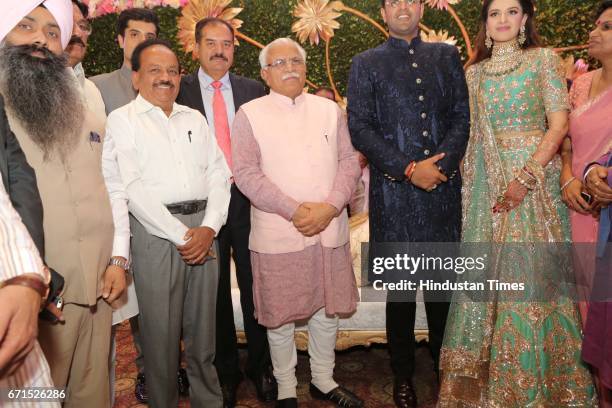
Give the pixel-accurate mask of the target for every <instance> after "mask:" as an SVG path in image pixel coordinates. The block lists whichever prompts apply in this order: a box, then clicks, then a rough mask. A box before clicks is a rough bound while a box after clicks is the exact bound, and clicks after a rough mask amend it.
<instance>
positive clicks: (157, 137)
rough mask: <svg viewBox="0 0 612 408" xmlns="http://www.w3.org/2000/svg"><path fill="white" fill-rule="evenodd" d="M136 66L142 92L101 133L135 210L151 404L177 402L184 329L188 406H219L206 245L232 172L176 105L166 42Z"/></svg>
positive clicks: (212, 268)
mask: <svg viewBox="0 0 612 408" xmlns="http://www.w3.org/2000/svg"><path fill="white" fill-rule="evenodd" d="M132 70H133V74H132V75H133V77H132V79H133V83H134V87H135V88H137V90H138V91H139V95H138V96H137V97H136V99H135V100H134V101H132V102H130V103H129V104H127V105H125V106H123V107H121V108H119V109H117V110H115V111H113V112H112V113H111V114H110V115H109V117H108V121H107V127H106V131H107V136H106V137H107V138H112V140H113V141H114V143H115V148H116V151H117V161H118V164H119V170H120V174H121V179H122V181H123V184H124V185H125V188H126V192H127V196H128V202H129V210H130V212H131V230H132V235H133V241H132V260H133V264H132V265H133V270H134V280H135V285H136V294H137V297H138V306H139V309H140V330H141V335H142V347H143V351H144V357H145V375H146V377H147V383H148V385H149V387H148V389H149V405H150V406H151V407H153V408H156V407H160V408H168V407H175V406H176V405H177V402H178V390H177V388H176V383H175V378H176V377H175V376H176V372H177V369H178V346H179V339H180V335H181V329H182V330H183V338H184V341H185V356H186V360H187V376H188V378H189V383H190V385H191V391H190V402H191V406H192V407H205V408H215V407H221V406H222V397H221V389H220V386H219V381H218V378H217V374H216V371H215V368H214V366H213V359H214V355H215V303H216V289H217V283H218V278H219V274H218V263H217V261H216V259H215V255H214V254H215V253H216V250H211V246H212V245H213V244H215V246H216V243H214V241H213V240H214V237H215V235H216V234H217V233H218V232H219V229H220V228H221V227H222V226H223V224H224V223H225V220H226V218H227V210H228V205H229V199H230V185H229V179H230V172H229V169H228V167H227V164H226V163H225V159H224V156H223V153H222V152H221V150H220V149H219V148H218V147H217V143H216V141H215V139H214V137H213V136H211V135H210V132H209V129H208V125H207V124H206V120H205V119H204V117H203V116H202V114H200V113H199V112H197V111H196V110H193V109H191V108H188V107H186V106H181V105H178V104H176V103H175V100H176V96H177V94H178V91H179V83H180V66H179V62H178V59H177V57H176V55H175V54H174V52H172V50H171V48H170V45H169V44H168V43H166V42H165V41H162V40H147V41H145V42H143V43H141V44H140V45H138V47H136V49H135V50H134V52H133V55H132ZM107 140H108V139H107Z"/></svg>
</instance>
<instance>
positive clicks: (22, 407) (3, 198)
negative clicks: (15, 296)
mask: <svg viewBox="0 0 612 408" xmlns="http://www.w3.org/2000/svg"><path fill="white" fill-rule="evenodd" d="M25 273H36V274H39V275H41V276H42V277H43V278H44V279H45V281H46V282H48V281H49V272H48V271H46V270H43V263H42V260H41V259H40V256H39V254H38V250H37V249H36V246H35V245H34V242H33V241H32V238H30V235H29V234H28V232H27V230H26V227H25V226H24V225H23V223H22V222H21V218H20V217H19V214H17V211H15V209H14V208H13V206H12V205H11V201H10V199H9V196H8V194H7V192H6V190H5V188H4V185H3V184H2V181H1V180H0V281H5V280H7V279H10V278H13V277H15V276H18V275H22V274H25ZM0 313H2V311H1V310H0ZM30 387H53V381H52V380H51V373H50V371H49V366H48V364H47V360H46V359H45V356H44V354H43V352H42V350H41V348H40V346H39V344H38V342H36V344H35V345H34V348H33V349H32V351H30V353H29V354H28V356H27V357H26V358H25V360H24V362H23V364H22V365H21V367H19V369H18V370H17V371H16V372H15V373H14V374H13V375H11V376H9V377H7V378H4V379H0V392H2V393H3V394H6V392H7V390H11V389H13V390H24V389H27V388H30ZM0 406H2V407H7V408H12V407H15V408H17V407H19V408H39V407H45V408H46V407H59V406H60V404H59V403H57V402H41V401H24V400H21V401H14V402H11V401H7V400H0Z"/></svg>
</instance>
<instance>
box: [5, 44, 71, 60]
mask: <svg viewBox="0 0 612 408" xmlns="http://www.w3.org/2000/svg"><path fill="white" fill-rule="evenodd" d="M10 52H11V54H12V55H13V56H16V57H23V58H25V59H28V58H33V59H34V61H38V62H41V63H44V61H45V60H46V61H48V62H50V63H57V62H61V60H63V59H64V58H63V56H59V55H55V54H54V53H52V52H51V51H49V49H48V48H46V47H40V46H38V45H36V44H25V45H11V46H10ZM34 52H39V53H41V54H42V55H43V57H44V59H41V58H38V57H33V56H32V54H33V53H34ZM64 65H65V63H64Z"/></svg>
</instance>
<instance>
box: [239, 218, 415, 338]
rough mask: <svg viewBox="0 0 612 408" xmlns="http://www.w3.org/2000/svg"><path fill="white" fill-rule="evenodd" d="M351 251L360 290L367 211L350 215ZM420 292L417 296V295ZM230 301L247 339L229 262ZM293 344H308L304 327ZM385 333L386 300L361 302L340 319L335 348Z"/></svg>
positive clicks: (378, 336)
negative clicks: (230, 275)
mask: <svg viewBox="0 0 612 408" xmlns="http://www.w3.org/2000/svg"><path fill="white" fill-rule="evenodd" d="M350 229H351V253H352V255H353V268H354V270H355V278H356V281H357V285H358V286H359V291H360V292H361V286H362V283H361V242H367V241H368V236H369V229H368V222H367V215H366V214H362V215H356V216H354V217H351V220H350ZM420 298H421V297H420V294H418V295H417V299H420ZM232 302H233V307H234V322H235V323H236V330H237V332H238V341H239V342H242V343H244V342H246V338H245V335H244V329H243V328H244V325H243V319H242V309H241V308H240V292H239V289H238V285H237V284H236V278H235V274H234V266H233V265H232ZM296 331H297V332H296V336H295V337H296V345H297V347H298V349H300V350H305V349H306V348H307V345H308V334H307V332H306V327H298V328H297V330H296ZM415 337H416V340H417V341H420V340H423V339H426V338H427V320H426V318H425V308H424V306H423V303H422V302H421V301H419V302H418V303H417V314H416V322H415ZM386 342H387V336H386V333H385V303H384V302H361V303H359V304H358V305H357V311H356V312H355V313H354V314H353V315H352V316H350V317H348V318H342V319H340V331H339V333H338V338H337V340H336V349H337V350H344V349H347V348H349V347H353V346H370V345H371V344H373V343H386Z"/></svg>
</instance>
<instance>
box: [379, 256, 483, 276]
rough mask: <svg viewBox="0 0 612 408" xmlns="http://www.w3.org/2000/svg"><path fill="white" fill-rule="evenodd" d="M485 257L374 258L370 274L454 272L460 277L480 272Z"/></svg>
mask: <svg viewBox="0 0 612 408" xmlns="http://www.w3.org/2000/svg"><path fill="white" fill-rule="evenodd" d="M486 258H487V255H486V254H485V255H484V256H480V257H470V256H466V257H450V256H448V257H441V256H425V254H421V256H417V257H414V256H410V255H408V254H396V255H395V256H390V257H376V258H373V259H372V272H373V273H375V274H376V275H380V274H383V273H385V271H389V270H397V271H406V272H409V273H410V274H411V275H414V274H415V273H417V272H419V271H442V270H444V271H454V272H455V273H456V274H458V275H461V274H463V273H464V272H466V271H472V270H477V271H482V270H484V269H485V268H486V264H485V260H486Z"/></svg>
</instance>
